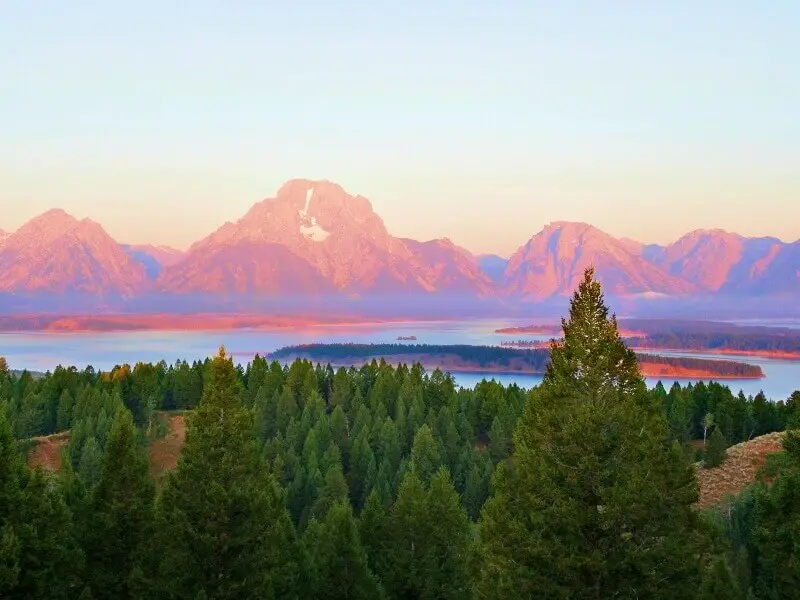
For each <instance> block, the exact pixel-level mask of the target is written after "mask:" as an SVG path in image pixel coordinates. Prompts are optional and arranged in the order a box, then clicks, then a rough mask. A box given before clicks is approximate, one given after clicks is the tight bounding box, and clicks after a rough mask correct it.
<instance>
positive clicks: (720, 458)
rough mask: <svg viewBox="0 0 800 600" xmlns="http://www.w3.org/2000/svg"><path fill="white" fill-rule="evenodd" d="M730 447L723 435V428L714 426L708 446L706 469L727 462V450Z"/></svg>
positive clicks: (704, 462)
mask: <svg viewBox="0 0 800 600" xmlns="http://www.w3.org/2000/svg"><path fill="white" fill-rule="evenodd" d="M727 449H728V441H727V440H726V439H725V436H724V435H722V429H720V428H719V427H714V431H712V432H711V437H709V438H708V445H707V446H706V457H705V460H704V461H703V466H704V467H705V468H706V469H713V468H714V467H718V466H720V465H721V464H722V463H723V462H725V451H726V450H727Z"/></svg>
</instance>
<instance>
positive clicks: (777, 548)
mask: <svg viewBox="0 0 800 600" xmlns="http://www.w3.org/2000/svg"><path fill="white" fill-rule="evenodd" d="M783 447H784V450H785V451H786V455H787V463H788V464H787V465H786V467H785V468H784V469H783V470H782V471H781V472H780V474H779V475H778V477H777V478H776V480H775V482H774V484H773V485H772V486H771V487H766V486H764V485H761V486H760V487H759V488H758V489H757V492H756V507H755V523H754V527H753V533H752V542H753V546H754V552H753V555H754V558H755V562H756V574H755V588H756V591H757V592H758V594H759V597H761V598H765V599H770V600H772V599H773V598H794V597H796V596H797V592H798V590H800V430H792V431H789V432H787V433H786V435H785V436H784V440H783Z"/></svg>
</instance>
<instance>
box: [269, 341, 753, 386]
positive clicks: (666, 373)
mask: <svg viewBox="0 0 800 600" xmlns="http://www.w3.org/2000/svg"><path fill="white" fill-rule="evenodd" d="M269 357H270V358H272V359H275V360H282V361H287V362H288V361H293V360H296V359H305V360H310V361H312V362H319V363H327V364H330V365H331V366H336V367H351V366H361V365H364V364H367V363H370V362H372V361H373V360H376V361H379V360H381V359H383V360H385V361H386V362H387V363H391V364H396V363H407V364H409V363H420V364H422V365H423V366H424V367H425V368H428V369H441V370H442V371H453V372H462V373H463V372H473V373H529V374H538V375H541V374H544V372H545V369H546V368H547V363H548V362H549V360H550V350H549V349H547V348H535V349H520V348H505V347H498V346H470V345H429V344H302V345H296V346H286V347H284V348H281V349H279V350H276V351H275V352H273V353H271V354H270V355H269ZM636 357H637V359H638V361H639V367H640V369H641V372H642V375H644V376H645V377H663V378H673V379H760V378H762V377H764V372H763V371H762V370H761V367H760V366H758V365H750V364H747V363H743V362H735V361H728V360H711V359H705V358H695V357H684V356H658V355H655V354H637V355H636Z"/></svg>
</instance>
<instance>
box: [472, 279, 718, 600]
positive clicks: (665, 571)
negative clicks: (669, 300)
mask: <svg viewBox="0 0 800 600" xmlns="http://www.w3.org/2000/svg"><path fill="white" fill-rule="evenodd" d="M562 324H563V330H564V339H563V340H562V341H554V342H553V343H552V345H551V360H550V363H549V365H548V367H547V371H546V374H545V377H544V381H543V383H542V385H541V386H540V388H539V389H538V390H536V391H535V392H534V393H532V395H531V397H530V399H529V402H528V404H527V405H526V407H525V411H524V414H523V416H522V418H521V419H520V421H519V423H518V425H517V429H516V431H515V434H514V450H513V455H512V459H511V461H509V462H508V463H501V464H500V468H499V469H498V471H497V473H496V476H495V481H494V488H495V494H494V497H493V498H492V499H491V500H489V502H488V503H487V504H486V506H485V507H484V510H483V512H482V515H481V522H480V527H479V536H480V544H479V552H480V557H479V560H478V561H476V565H477V569H476V585H475V591H476V595H477V596H478V597H479V598H498V599H503V598H528V597H544V598H598V599H599V598H613V597H618V598H636V597H638V598H656V599H657V598H670V599H680V598H688V597H691V595H692V594H693V593H694V590H695V589H696V586H697V585H699V581H700V577H701V574H702V571H703V559H704V556H705V540H706V537H705V534H704V531H703V529H702V526H701V524H700V521H699V519H698V517H697V516H696V514H695V513H694V512H693V510H692V504H693V503H694V502H695V501H696V500H697V495H698V492H697V483H696V481H695V477H694V471H693V468H692V466H691V465H690V464H689V462H688V461H687V460H686V458H685V457H684V455H683V453H682V452H681V450H680V448H679V447H678V446H677V445H670V444H669V442H668V437H669V435H668V428H667V424H666V420H665V418H664V416H663V413H662V407H661V406H660V404H659V401H658V400H657V399H654V398H653V397H652V396H650V395H649V394H648V393H647V390H646V387H645V384H644V380H643V379H642V377H641V375H640V373H639V370H638V366H637V362H636V357H635V355H634V353H633V352H632V351H631V350H629V349H628V348H627V347H626V346H625V345H624V344H623V342H622V340H621V338H620V336H619V333H618V330H617V322H616V318H615V317H613V316H612V317H610V318H609V314H608V308H607V307H606V306H605V303H604V299H603V294H602V290H601V286H600V284H599V283H598V282H597V281H596V280H595V279H594V272H593V270H592V269H589V270H587V271H586V272H585V274H584V277H583V280H582V281H581V283H580V285H579V287H578V290H577V291H576V293H575V295H574V297H573V298H572V300H571V303H570V315H569V320H566V319H565V320H562Z"/></svg>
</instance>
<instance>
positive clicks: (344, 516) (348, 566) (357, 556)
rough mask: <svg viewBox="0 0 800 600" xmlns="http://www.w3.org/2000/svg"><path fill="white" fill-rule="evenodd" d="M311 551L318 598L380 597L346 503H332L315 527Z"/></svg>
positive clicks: (377, 599) (368, 599)
mask: <svg viewBox="0 0 800 600" xmlns="http://www.w3.org/2000/svg"><path fill="white" fill-rule="evenodd" d="M310 543H311V545H312V548H311V554H312V557H313V562H314V565H315V570H316V579H317V589H316V593H315V594H314V597H315V598H318V599H319V600H360V599H362V600H373V599H374V600H380V598H383V596H384V594H383V590H382V588H381V586H380V585H379V584H378V580H377V578H376V577H375V575H373V573H372V572H371V571H370V569H369V566H368V565H367V554H366V552H365V551H364V548H363V547H362V545H361V541H360V540H359V532H358V527H357V526H356V521H355V519H354V518H353V510H352V508H351V507H350V504H349V503H346V502H345V503H338V504H336V505H334V506H333V507H332V508H331V510H330V511H329V512H328V514H327V516H326V517H325V521H324V522H323V523H322V524H321V526H320V527H317V528H316V531H315V536H314V539H313V540H310Z"/></svg>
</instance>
